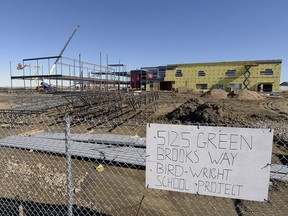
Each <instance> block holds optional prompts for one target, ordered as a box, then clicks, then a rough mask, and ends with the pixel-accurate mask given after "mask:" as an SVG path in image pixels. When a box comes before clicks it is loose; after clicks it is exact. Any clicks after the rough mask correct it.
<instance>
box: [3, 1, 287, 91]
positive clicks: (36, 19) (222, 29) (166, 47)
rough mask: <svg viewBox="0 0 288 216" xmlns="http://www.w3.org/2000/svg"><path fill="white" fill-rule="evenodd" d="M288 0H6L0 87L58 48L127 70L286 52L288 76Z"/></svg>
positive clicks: (284, 66) (284, 71)
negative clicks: (21, 67) (26, 62)
mask: <svg viewBox="0 0 288 216" xmlns="http://www.w3.org/2000/svg"><path fill="white" fill-rule="evenodd" d="M287 10H288V1H287V0H274V1H272V0H241V1H239V0H201V1H200V0H198V1H196V0H179V1H167V0H153V1H152V0H145V1H140V0H122V1H120V0H105V1H104V0H102V1H100V0H42V1H40V0H25V1H21V0H18V1H16V0H3V1H2V2H1V7H0V26H1V34H0V75H1V79H0V86H10V71H9V61H11V63H12V73H13V75H16V74H17V73H18V74H19V73H20V72H19V71H17V70H16V66H17V64H18V62H22V59H25V58H32V57H43V56H54V55H58V54H59V53H60V51H61V49H62V48H63V46H64V44H65V43H66V41H67V39H68V38H69V36H70V35H71V33H72V31H73V30H74V29H75V26H76V25H80V29H79V30H78V31H77V32H76V34H75V36H74V38H73V39H72V40H71V42H70V44H69V45H68V47H67V49H66V50H65V52H64V54H63V56H65V57H70V58H75V59H78V56H79V53H81V58H82V60H83V61H86V62H91V63H95V64H99V53H100V52H101V53H102V56H104V57H103V58H105V56H106V55H107V54H108V55H109V63H118V62H119V60H120V61H121V63H123V64H125V65H127V69H128V70H131V69H135V68H140V67H142V66H159V65H166V64H173V63H197V62H217V61H241V60H258V59H282V60H283V64H282V75H281V82H283V81H288V73H287V71H288V52H287V51H288V28H287V23H288V13H287Z"/></svg>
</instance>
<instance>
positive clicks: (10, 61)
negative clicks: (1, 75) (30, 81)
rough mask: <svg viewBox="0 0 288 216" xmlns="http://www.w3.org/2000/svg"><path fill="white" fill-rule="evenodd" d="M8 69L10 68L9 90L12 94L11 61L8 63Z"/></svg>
mask: <svg viewBox="0 0 288 216" xmlns="http://www.w3.org/2000/svg"><path fill="white" fill-rule="evenodd" d="M9 67H10V82H11V83H10V85H11V88H10V93H12V89H13V86H12V85H13V84H12V67H11V61H9Z"/></svg>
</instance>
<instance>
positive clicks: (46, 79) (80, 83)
mask: <svg viewBox="0 0 288 216" xmlns="http://www.w3.org/2000/svg"><path fill="white" fill-rule="evenodd" d="M55 59H59V60H58V61H57V63H56V65H55V66H54V64H53V62H54V61H55ZM52 65H53V67H54V69H53V71H52V73H51V66H52ZM19 71H21V72H22V74H19ZM13 80H22V81H23V87H24V89H35V87H37V86H39V85H40V84H43V83H47V84H49V85H50V86H53V91H54V90H56V91H64V90H65V91H69V90H71V91H76V90H79V91H87V90H99V91H105V90H106V91H108V90H109V89H111V88H114V89H115V86H116V84H117V85H118V90H120V86H121V87H122V88H128V85H129V84H130V76H129V74H128V73H127V72H126V71H122V72H121V73H119V71H117V70H116V69H115V68H114V67H110V66H108V64H107V66H102V65H98V64H93V63H88V62H85V61H81V59H80V56H79V60H76V59H71V58H67V57H63V56H49V57H40V58H29V59H23V61H22V65H21V64H20V63H19V64H18V67H17V75H14V74H12V73H11V88H13Z"/></svg>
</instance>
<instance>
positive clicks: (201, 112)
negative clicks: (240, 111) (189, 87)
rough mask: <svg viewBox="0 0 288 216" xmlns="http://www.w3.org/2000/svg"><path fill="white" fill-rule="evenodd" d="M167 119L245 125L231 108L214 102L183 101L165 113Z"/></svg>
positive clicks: (184, 121) (183, 121)
mask: <svg viewBox="0 0 288 216" xmlns="http://www.w3.org/2000/svg"><path fill="white" fill-rule="evenodd" d="M165 117H166V119H167V120H169V121H172V122H173V121H180V122H181V123H187V122H191V123H213V124H225V125H231V124H237V125H246V121H245V120H244V119H243V118H242V117H241V116H239V115H236V114H235V113H234V111H233V110H232V109H231V108H227V107H225V106H223V105H220V104H215V103H210V102H207V103H198V104H197V103H195V101H193V106H191V104H189V103H185V104H183V105H182V106H180V107H178V108H177V109H175V110H173V111H172V112H170V113H168V114H166V115H165Z"/></svg>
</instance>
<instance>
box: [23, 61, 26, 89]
mask: <svg viewBox="0 0 288 216" xmlns="http://www.w3.org/2000/svg"><path fill="white" fill-rule="evenodd" d="M22 65H23V81H24V89H26V85H25V67H24V61H22Z"/></svg>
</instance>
